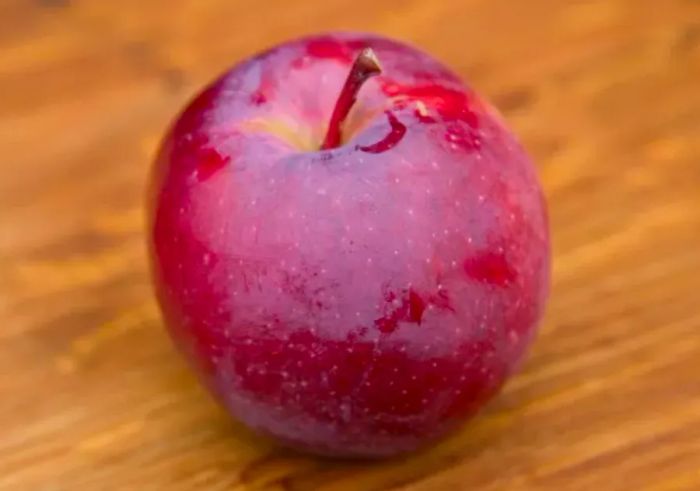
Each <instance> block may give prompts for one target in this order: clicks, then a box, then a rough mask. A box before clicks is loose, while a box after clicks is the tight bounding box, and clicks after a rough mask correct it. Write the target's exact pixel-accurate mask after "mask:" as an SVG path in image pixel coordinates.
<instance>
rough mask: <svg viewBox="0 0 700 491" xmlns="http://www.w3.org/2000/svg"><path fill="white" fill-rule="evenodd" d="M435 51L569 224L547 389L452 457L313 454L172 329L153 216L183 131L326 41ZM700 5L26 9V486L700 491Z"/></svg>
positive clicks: (22, 414)
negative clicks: (157, 274)
mask: <svg viewBox="0 0 700 491" xmlns="http://www.w3.org/2000/svg"><path fill="white" fill-rule="evenodd" d="M337 29H343V30H361V31H374V32H378V33H382V34H385V35H388V36H394V37H397V38H399V39H403V40H406V41H409V42H412V43H414V44H417V45H419V46H421V47H422V48H424V49H425V50H427V51H428V52H430V53H432V54H433V55H435V56H436V57H437V58H439V59H441V60H442V61H444V62H445V63H447V64H448V65H450V66H451V67H452V68H453V69H454V70H455V71H457V72H458V73H459V74H461V75H462V76H463V77H464V78H465V79H466V80H468V82H469V83H470V84H472V85H473V86H474V87H475V88H476V89H477V90H478V91H480V92H481V93H482V94H484V95H485V96H486V97H487V98H489V99H490V100H491V101H492V102H493V103H494V104H495V105H496V106H497V107H498V108H499V109H500V110H501V111H502V112H503V114H504V116H505V118H506V119H507V120H508V122H509V124H510V125H511V126H512V127H513V129H514V130H515V131H516V133H518V135H519V136H520V138H521V139H522V140H523V142H524V144H525V146H526V147H527V149H528V150H529V151H530V153H531V154H532V155H533V157H534V159H535V161H536V163H537V165H538V170H539V172H540V176H541V179H542V182H543V185H544V188H545V193H546V195H547V197H548V199H549V204H550V218H551V223H552V233H553V243H554V252H555V256H554V277H553V294H552V299H551V302H550V305H549V310H548V314H547V317H546V319H545V321H544V323H543V325H542V328H541V335H540V337H539V339H538V341H537V342H536V344H535V346H534V349H533V351H532V352H531V356H530V358H529V360H528V362H527V364H526V366H525V368H524V370H523V372H522V373H521V374H520V375H519V376H518V377H516V378H515V379H513V380H512V381H511V383H510V384H509V385H508V386H507V387H506V389H505V391H504V393H503V394H502V395H501V396H499V397H498V398H497V399H496V400H495V401H494V402H493V403H492V404H491V405H490V406H489V407H488V408H487V409H486V410H485V411H484V412H483V413H482V414H481V415H480V416H479V417H478V418H477V419H476V420H474V421H473V422H472V423H471V424H470V425H468V426H467V427H466V428H465V429H463V430H462V431H460V432H458V433H457V434H455V435H453V436H452V437H450V438H448V439H447V440H445V441H443V442H441V443H440V444H439V445H437V446H436V447H434V448H431V449H428V450H426V451H424V452H422V453H420V454H416V455H413V456H409V457H406V458H403V459H398V460H392V461H387V462H380V463H372V464H370V463H347V462H334V461H322V460H317V459H314V458H311V457H305V456H301V455H298V454H294V453H292V452H289V451H285V450H282V449H280V448H279V447H277V446H276V445H275V444H274V443H273V442H271V441H268V440H265V439H263V438H259V437H255V436H253V435H251V434H250V433H248V432H247V431H246V430H245V429H243V428H241V427H240V426H238V425H236V424H235V423H233V422H231V421H230V420H229V419H228V418H227V417H226V416H225V415H224V414H223V412H222V411H221V410H219V409H218V408H217V407H216V406H215V405H214V404H213V403H212V402H211V401H210V399H209V397H208V396H207V395H206V394H205V393H204V392H203V390H201V389H200V388H199V387H198V386H197V384H196V382H195V381H194V379H193V377H192V376H191V375H190V373H189V372H188V370H187V369H186V368H185V366H184V364H183V363H182V362H181V361H180V359H179V357H177V356H176V355H175V354H174V351H173V349H172V348H171V345H170V342H169V340H168V339H167V337H166V335H165V332H164V330H163V329H162V326H161V322H160V319H159V316H158V312H157V310H156V307H155V303H154V300H153V296H152V293H151V289H150V285H149V279H148V274H147V267H146V260H145V257H146V256H145V247H144V234H143V227H144V220H143V218H144V217H143V198H144V190H145V182H146V176H147V173H148V170H149V166H150V162H151V159H152V156H153V153H154V150H155V148H156V145H157V142H158V139H159V137H160V136H161V134H162V133H163V131H164V129H165V127H166V125H167V124H168V123H169V121H170V120H171V119H172V118H173V116H174V115H175V114H176V112H177V111H178V110H179V109H180V108H181V107H182V105H183V104H184V103H185V102H186V101H187V100H188V99H189V98H191V97H192V96H193V95H194V94H195V93H196V91H197V90H198V88H200V87H201V86H202V85H203V84H204V83H206V82H207V81H209V80H210V79H211V78H212V77H214V76H215V75H217V74H218V73H220V72H221V71H222V70H224V69H225V68H226V67H228V66H230V65H231V64H233V63H234V62H236V61H238V60H240V59H242V58H244V57H247V56H249V55H251V54H254V53H255V52H257V51H259V50H261V49H263V48H265V47H269V46H270V45H272V44H275V43H277V42H280V41H283V40H286V39H288V38H290V37H295V36H298V35H301V34H305V33H311V32H317V31H329V30H337ZM699 135H700V2H698V1H696V0H665V1H663V2H661V1H658V0H598V1H566V0H530V1H527V2H516V1H511V0H491V1H486V0H441V1H425V0H400V1H399V0H373V1H365V0H353V1H349V0H324V1H306V2H304V1H298V2H289V1H276V0H275V1H266V2H261V1H259V0H258V1H249V0H237V1H227V0H207V1H204V0H182V1H177V2H173V1H164V0H150V1H144V0H139V1H136V0H122V1H119V2H117V1H94V0H93V1H88V0H0V401H2V402H1V403H0V427H1V428H2V431H1V432H0V489H3V490H4V489H8V490H42V491H49V490H51V491H53V490H64V489H66V490H76V489H91V490H97V489H99V490H124V489H139V490H151V489H153V490H160V489H168V490H170V491H174V490H195V489H207V490H229V489H235V490H253V489H255V490H295V491H303V490H312V489H313V490H316V489H321V490H329V491H330V490H348V491H350V490H383V489H392V490H399V489H400V490H406V491H408V490H411V491H418V490H467V489H479V490H481V491H486V490H505V489H507V490H535V489H537V490H542V489H556V490H590V489H605V490H631V489H634V490H650V491H651V490H654V491H661V490H664V491H666V490H688V491H690V490H697V489H700V306H699V295H700V294H699V293H698V292H699V291H700V279H699V277H700V148H699V144H700V138H699Z"/></svg>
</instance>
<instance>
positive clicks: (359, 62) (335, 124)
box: [321, 48, 382, 150]
mask: <svg viewBox="0 0 700 491" xmlns="http://www.w3.org/2000/svg"><path fill="white" fill-rule="evenodd" d="M381 72H382V69H381V66H380V65H379V60H378V59H377V55H376V54H375V53H374V51H373V50H372V48H364V49H363V50H362V51H360V54H359V55H357V58H355V61H354V63H353V64H352V67H351V68H350V73H348V78H347V79H345V84H344V85H343V88H342V89H341V91H340V95H339V96H338V100H337V101H336V103H335V108H334V109H333V114H332V115H331V120H330V123H329V124H328V131H327V132H326V137H325V138H324V140H323V143H322V144H321V150H328V149H331V148H336V147H338V146H339V145H340V142H341V140H342V135H341V133H342V126H343V122H344V121H345V119H346V118H347V117H348V114H349V113H350V109H352V106H353V105H354V104H355V101H356V100H357V93H358V92H359V91H360V88H361V87H362V85H364V83H365V82H366V81H367V80H368V79H369V78H371V77H373V76H375V75H379V74H380V73H381Z"/></svg>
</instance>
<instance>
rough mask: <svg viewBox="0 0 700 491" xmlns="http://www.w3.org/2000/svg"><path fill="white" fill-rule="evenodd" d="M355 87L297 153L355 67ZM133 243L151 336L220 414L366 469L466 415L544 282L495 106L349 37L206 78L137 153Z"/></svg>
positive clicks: (533, 319) (527, 207)
mask: <svg viewBox="0 0 700 491" xmlns="http://www.w3.org/2000/svg"><path fill="white" fill-rule="evenodd" d="M366 46H369V47H371V48H372V49H373V50H374V52H375V53H376V55H377V57H378V58H379V60H380V62H381V65H382V73H381V74H380V75H378V76H376V77H374V78H371V79H370V80H368V81H367V82H366V83H365V85H364V86H363V87H362V89H361V90H360V92H359V96H358V98H357V102H356V104H355V106H354V107H353V109H352V112H351V114H350V116H349V119H348V120H347V122H346V124H345V127H344V130H343V142H342V143H341V145H340V146H338V147H337V148H332V149H328V150H318V149H319V148H320V143H321V141H322V139H323V135H324V133H325V131H326V127H327V125H328V123H327V122H328V120H329V117H330V114H331V112H332V111H333V107H334V104H335V102H336V99H337V98H338V94H339V91H340V88H341V87H342V86H343V82H344V80H345V78H346V77H347V76H348V70H349V69H350V66H351V65H352V62H353V59H354V57H355V55H356V54H357V53H358V51H360V50H361V49H362V48H364V47H366ZM151 184H152V186H151V194H150V196H149V214H150V216H149V218H150V225H149V227H150V228H149V234H150V237H149V242H150V250H151V263H152V272H153V276H154V283H155V287H156V292H157V297H158V300H159V303H160V306H161V309H162V311H163V314H164V318H165V321H166V325H167V327H168V328H169V331H170V333H171V335H172V337H173V339H174V341H175V343H176V344H177V346H178V347H179V348H180V349H181V350H182V352H183V353H184V354H185V356H186V358H187V359H188V360H189V362H190V363H191V365H192V366H193V367H194V369H195V370H196V372H197V373H198V375H199V377H200V378H201V380H202V381H203V383H204V384H205V385H206V386H207V387H208V388H209V389H210V390H211V392H212V393H213V394H214V395H215V397H216V398H217V399H218V400H219V401H220V402H221V403H222V404H223V406H224V407H226V408H227V409H228V411H229V412H230V413H231V414H232V415H234V416H235V417H236V418H238V419H239V420H241V421H243V422H244V423H246V424H247V425H249V426H250V427H252V428H254V429H257V430H259V431H260V432H263V433H265V434H268V435H272V436H274V437H276V438H277V439H279V440H281V441H282V442H284V443H285V444H287V445H290V446H293V447H296V448H300V449H304V450H307V451H311V452H314V453H319V454H323V455H333V456H349V457H381V456H389V455H394V454H398V453H403V452H407V451H410V450H413V449H415V448H418V447H419V446H421V445H424V444H426V443H428V442H430V441H432V440H434V439H435V438H436V437H438V436H440V435H443V434H444V433H445V432H447V431H448V430H449V429H451V428H453V427H455V426H456V425H457V424H459V423H460V422H463V421H465V420H466V419H467V418H468V417H470V416H471V415H473V414H474V413H475V412H476V411H477V410H478V409H479V408H480V407H481V406H482V405H483V404H484V403H485V402H486V401H487V400H488V399H490V398H491V397H492V396H493V395H494V394H495V393H496V392H497V391H498V390H499V388H500V387H501V386H502V384H503V383H504V381H505V379H506V378H507V377H508V376H509V375H510V374H512V373H513V372H514V370H515V369H516V368H517V367H518V366H519V364H520V362H521V360H522V359H523V356H524V353H525V351H526V348H527V346H528V345H529V344H530V342H531V340H532V338H533V335H534V333H535V330H536V325H537V323H538V320H539V319H540V317H541V315H542V313H543V309H544V305H545V302H546V298H547V295H548V289H549V274H550V246H549V235H548V224H547V217H546V209H545V203H544V200H543V197H542V193H541V190H540V186H539V184H538V181H537V178H536V175H535V171H534V168H533V166H532V163H531V161H530V159H529V158H528V156H527V155H526V153H525V152H524V150H523V149H522V147H521V146H520V145H519V144H518V142H517V141H516V139H515V138H514V136H513V135H512V134H511V132H510V131H508V129H507V128H506V127H505V126H504V124H503V122H502V120H501V119H500V117H499V116H498V115H497V113H496V112H495V111H494V110H493V109H492V108H491V107H490V106H489V105H487V104H486V103H485V102H484V101H483V100H482V99H480V98H479V97H478V96H477V95H476V94H475V93H474V92H473V91H472V89H470V88H469V87H467V86H465V85H464V84H463V83H462V82H461V81H460V79H459V78H458V77H457V76H456V75H454V74H453V73H452V72H451V71H450V70H449V69H447V68H446V67H445V66H443V65H442V64H440V63H439V62H437V61H436V60H434V59H433V58H431V57H430V56H428V55H426V54H425V53H423V52H421V51H419V50H417V49H415V48H413V47H411V46H408V45H406V44H403V43H400V42H397V41H393V40H390V39H387V38H383V37H377V36H373V35H366V34H347V33H344V34H327V35H320V36H312V37H307V38H303V39H298V40H294V41H291V42H287V43H285V44H282V45H279V46H277V47H275V48H272V49H270V50H268V51H266V52H264V53H262V54H259V55H257V56H255V57H253V58H250V59H248V60H246V61H244V62H242V63H240V64H238V65H236V66H235V67H233V68H232V69H231V70H230V71H228V72H226V73H225V74H224V75H223V76H221V77H220V78H219V79H218V80H216V81H214V82H213V83H212V84H211V85H209V86H208V87H207V88H206V89H205V90H204V91H203V92H201V94H200V95H199V96H198V97H196V99H195V100H194V101H193V102H191V103H190V104H189V106H188V107H187V108H186V109H185V111H184V112H183V113H182V114H181V115H180V116H179V118H178V119H177V120H176V121H175V123H174V124H173V126H172V127H171V129H170V131H169V132H168V134H167V135H166V137H165V139H164V141H163V143H162V146H161V149H160V151H159V154H158V156H157V159H156V162H155V166H154V172H153V176H152V182H151Z"/></svg>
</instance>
